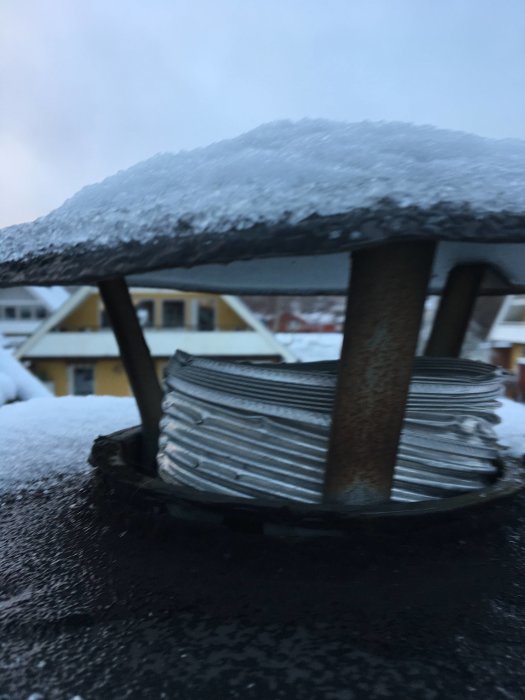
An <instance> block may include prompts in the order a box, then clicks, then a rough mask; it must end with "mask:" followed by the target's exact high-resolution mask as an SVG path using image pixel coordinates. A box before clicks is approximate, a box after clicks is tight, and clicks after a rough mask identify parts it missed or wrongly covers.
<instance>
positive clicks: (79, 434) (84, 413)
mask: <svg viewBox="0 0 525 700" xmlns="http://www.w3.org/2000/svg"><path fill="white" fill-rule="evenodd" d="M138 423H139V416H138V411H137V406H136V403H135V400H134V399H132V398H117V397H114V396H64V397H62V398H38V399H31V400H30V401H19V402H17V403H12V404H7V405H5V406H2V407H1V408H0V445H1V454H2V457H1V460H0V492H1V491H2V490H5V488H6V487H9V486H10V485H13V484H19V485H20V484H24V486H26V485H30V484H31V483H33V484H35V483H42V481H43V480H46V481H48V480H49V479H50V478H51V479H52V478H53V477H57V476H59V475H66V474H68V473H75V472H77V473H78V472H79V471H81V472H83V471H86V470H88V469H89V468H90V467H89V465H88V464H87V462H86V460H87V457H88V454H89V451H90V449H91V445H92V443H93V440H94V439H95V438H96V437H97V436H98V435H103V434H107V433H111V432H113V431H115V430H120V429H122V428H126V427H130V426H132V425H137V424H138Z"/></svg>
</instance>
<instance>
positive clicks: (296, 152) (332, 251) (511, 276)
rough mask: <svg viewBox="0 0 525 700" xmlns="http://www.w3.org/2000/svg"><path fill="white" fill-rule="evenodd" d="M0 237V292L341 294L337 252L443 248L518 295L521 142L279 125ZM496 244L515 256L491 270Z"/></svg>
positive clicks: (189, 156)
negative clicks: (125, 289) (103, 286)
mask: <svg viewBox="0 0 525 700" xmlns="http://www.w3.org/2000/svg"><path fill="white" fill-rule="evenodd" d="M0 236H1V238H0V242H1V245H0V286H12V285H19V284H44V285H51V284H79V283H94V282H97V281H99V280H101V279H105V278H109V277H115V276H124V275H132V274H135V273H141V274H139V275H138V277H136V278H133V279H135V280H136V281H141V282H142V283H146V282H147V281H148V280H149V282H150V283H151V282H154V281H155V278H156V277H155V275H152V274H151V273H152V271H155V270H159V271H163V270H164V272H163V273H162V272H161V273H159V275H161V276H162V275H163V284H166V283H167V282H168V277H169V280H170V284H171V285H172V286H177V287H179V288H188V289H189V288H194V289H205V288H206V289H207V290H209V291H214V290H215V291H222V292H226V291H231V292H240V291H246V292H254V293H255V292H257V291H259V292H264V291H266V292H282V293H286V291H289V292H290V293H297V292H299V291H304V292H305V293H315V292H323V291H325V292H327V293H334V292H337V291H342V289H343V288H344V287H345V285H346V281H347V279H346V278H347V276H348V272H347V271H346V272H343V268H344V269H345V270H346V267H347V265H346V267H345V266H343V264H342V262H341V263H340V266H341V271H342V272H341V274H339V276H338V274H336V273H333V272H332V273H330V272H329V270H330V269H332V264H334V265H335V266H336V267H337V260H342V259H343V258H341V253H345V256H346V253H347V252H348V251H350V250H353V249H355V248H356V247H363V246H368V245H374V244H377V243H379V242H385V241H388V240H397V239H434V240H436V241H441V242H443V243H442V244H440V250H439V254H438V258H439V256H440V255H441V258H442V259H443V260H444V261H445V263H446V265H448V264H450V263H454V262H455V261H457V260H458V259H459V260H464V259H469V260H474V261H476V262H481V261H488V262H491V263H493V264H495V266H496V267H497V268H498V269H499V270H500V272H501V273H502V274H503V275H504V276H505V278H506V283H507V284H508V285H510V287H514V288H517V287H519V286H520V285H524V284H525V264H524V262H525V253H523V254H521V248H522V247H524V246H522V245H519V246H517V244H520V243H525V142H523V141H518V140H491V139H486V138H482V137H479V136H474V135H471V134H466V133H461V132H456V131H447V130H442V129H437V128H434V127H432V126H414V125H411V124H405V123H386V122H379V123H371V122H362V123H356V124H345V123H338V122H330V121H324V120H309V119H308V120H303V121H299V122H296V123H291V122H287V121H283V122H274V123H271V124H266V125H263V126H260V127H258V128H257V129H254V130H253V131H250V132H248V133H246V134H243V135H241V136H239V137H237V138H234V139H231V140H227V141H221V142H219V143H215V144H212V145H210V146H207V147H206V148H199V149H196V150H193V151H183V152H180V153H178V154H176V155H173V154H161V155H156V156H154V157H153V158H150V159H149V160H146V161H144V162H142V163H138V164H137V165H135V166H133V167H132V168H129V169H128V170H125V171H122V172H119V173H117V174H116V175H113V176H111V177H109V178H107V179H106V180H104V181H102V182H100V183H98V184H95V185H90V186H88V187H85V188H84V189H82V190H81V191H80V192H78V193H77V194H76V195H75V196H74V197H72V198H71V199H69V200H67V201H66V202H65V203H64V204H63V205H62V206H61V207H59V208H58V209H56V210H54V211H52V212H51V213H50V214H48V215H47V216H45V217H42V218H40V219H37V220H36V221H34V222H32V223H27V224H21V225H18V226H11V227H8V228H6V229H3V230H2V231H1V232H0ZM467 243H468V244H470V245H469V246H466V248H465V244H467ZM493 243H507V244H511V245H509V246H504V247H502V248H501V252H498V256H499V258H498V259H497V260H496V261H494V250H495V248H494V247H493V246H491V245H487V244H493ZM512 244H513V245H512ZM518 248H519V251H520V254H521V259H520V261H518V262H516V254H517V253H516V250H518ZM466 249H467V252H465V250H466ZM499 250H500V249H499V247H498V251H499ZM320 255H322V256H324V262H323V263H322V264H321V266H320V267H318V266H315V265H316V263H315V261H318V260H320V258H319V256H320ZM465 256H466V257H465ZM496 257H497V256H496ZM268 259H269V260H268ZM283 259H287V260H283ZM263 260H264V261H267V262H264V263H263ZM308 260H310V262H308ZM513 260H514V263H513ZM243 261H252V262H251V263H245V262H243ZM255 261H257V267H255V268H254V265H255ZM279 261H280V262H279ZM443 264H444V263H443V261H442V266H443ZM280 265H281V267H279V266H280ZM312 265H314V266H315V269H316V270H318V272H319V274H318V275H317V277H319V279H312V274H311V271H312ZM202 266H205V267H202ZM210 266H211V267H210ZM305 266H306V267H305ZM438 267H439V265H438ZM438 267H436V270H435V275H434V286H436V287H438V286H439V285H440V284H441V279H440V275H441V272H440V270H439V269H438ZM188 268H192V269H191V270H190V269H188ZM263 268H264V269H263ZM325 268H326V274H325ZM167 269H170V272H169V274H168V272H166V270H167ZM243 269H244V271H245V272H244V273H243V272H242V271H243ZM254 269H255V270H257V271H258V275H256V277H257V280H255V279H254V272H253V270H254ZM444 269H445V268H443V274H445V272H444ZM221 270H222V272H221ZM206 271H208V273H209V274H207V273H206ZM283 271H284V275H285V276H286V277H288V278H290V276H291V278H290V279H286V280H285V279H283ZM321 273H322V275H321ZM243 274H244V279H243ZM170 275H171V276H170ZM341 275H342V276H341ZM345 275H346V277H345ZM321 276H323V277H324V279H323V280H321V279H320V277H321ZM441 276H442V275H441ZM159 280H160V277H159ZM158 284H159V285H160V284H161V283H160V281H159V282H158ZM211 287H213V289H211ZM292 287H293V289H292ZM288 288H290V289H288Z"/></svg>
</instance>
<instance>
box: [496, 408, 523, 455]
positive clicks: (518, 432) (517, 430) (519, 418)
mask: <svg viewBox="0 0 525 700" xmlns="http://www.w3.org/2000/svg"><path fill="white" fill-rule="evenodd" d="M500 402H501V407H500V408H499V409H498V411H497V413H498V415H499V417H500V418H501V423H500V424H499V425H497V426H496V433H497V435H498V440H499V441H500V443H501V444H502V445H504V446H508V447H509V451H510V453H511V454H512V455H514V456H516V457H522V456H523V455H525V404H522V403H518V402H517V401H511V400H510V399H500Z"/></svg>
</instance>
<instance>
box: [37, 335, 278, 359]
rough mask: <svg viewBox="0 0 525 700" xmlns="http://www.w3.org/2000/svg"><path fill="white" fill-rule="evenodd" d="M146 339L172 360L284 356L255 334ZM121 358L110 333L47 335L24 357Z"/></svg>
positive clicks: (159, 354)
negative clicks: (182, 356) (179, 355)
mask: <svg viewBox="0 0 525 700" xmlns="http://www.w3.org/2000/svg"><path fill="white" fill-rule="evenodd" d="M145 338H146V343H147V345H148V347H149V349H150V352H151V355H152V356H153V357H171V356H172V355H173V354H174V352H175V351H176V350H183V351H184V352H188V353H190V354H192V355H215V356H218V355H219V356H226V357H227V356H232V357H235V356H245V357H250V356H257V357H275V356H276V355H282V353H280V352H279V351H278V350H277V349H276V348H275V347H274V346H273V345H269V344H268V343H267V342H266V340H265V338H262V337H261V336H260V335H259V333H256V332H255V331H185V330H180V331H177V330H158V331H157V330H150V331H146V332H145ZM279 347H280V346H279ZM119 356H120V352H119V349H118V346H117V342H116V340H115V336H114V335H113V333H112V332H111V331H109V330H107V331H97V332H90V331H84V332H55V333H47V334H46V335H44V336H43V337H42V338H40V340H39V341H38V342H37V343H36V344H35V345H34V346H33V347H32V348H30V350H29V351H28V352H26V353H25V355H24V357H26V358H28V359H36V358H39V359H51V358H55V359H67V358H73V357H74V358H103V357H106V358H112V357H119Z"/></svg>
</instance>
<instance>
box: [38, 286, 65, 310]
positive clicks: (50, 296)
mask: <svg viewBox="0 0 525 700" xmlns="http://www.w3.org/2000/svg"><path fill="white" fill-rule="evenodd" d="M30 290H31V292H32V293H33V294H34V295H35V296H36V297H37V298H38V299H40V301H41V302H42V304H43V305H44V306H45V307H46V309H47V310H48V311H51V312H53V311H56V310H57V309H58V308H59V307H60V306H62V304H63V303H64V302H65V301H66V300H67V299H68V298H69V292H68V291H67V289H64V287H58V286H52V287H35V286H31V287H30Z"/></svg>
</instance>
